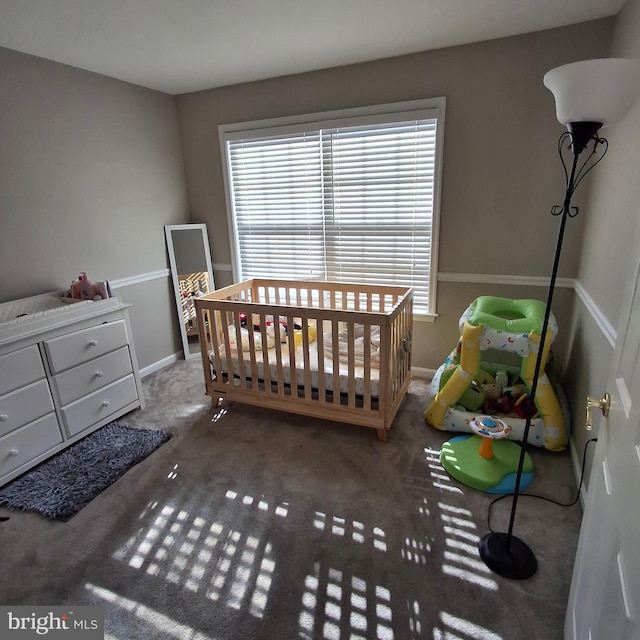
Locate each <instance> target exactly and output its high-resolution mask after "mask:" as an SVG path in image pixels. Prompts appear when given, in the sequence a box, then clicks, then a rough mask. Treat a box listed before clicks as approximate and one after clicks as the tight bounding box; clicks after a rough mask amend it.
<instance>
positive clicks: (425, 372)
mask: <svg viewBox="0 0 640 640" xmlns="http://www.w3.org/2000/svg"><path fill="white" fill-rule="evenodd" d="M435 372H436V370H435V369H427V368H425V367H411V374H412V375H413V377H414V378H424V379H425V380H431V379H432V378H433V376H434V374H435Z"/></svg>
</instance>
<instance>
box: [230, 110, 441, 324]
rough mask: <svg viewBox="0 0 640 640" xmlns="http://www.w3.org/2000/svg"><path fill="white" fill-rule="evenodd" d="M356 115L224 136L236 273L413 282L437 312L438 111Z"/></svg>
mask: <svg viewBox="0 0 640 640" xmlns="http://www.w3.org/2000/svg"><path fill="white" fill-rule="evenodd" d="M409 115H410V116H411V117H409ZM416 115H417V116H423V117H416ZM358 120H360V121H358ZM358 120H355V119H354V118H349V119H348V120H344V121H342V122H340V121H336V120H332V121H330V122H321V123H317V124H316V125H315V126H310V125H308V124H307V125H304V124H302V125H299V126H288V127H287V128H286V130H284V131H283V130H281V129H275V128H270V129H264V130H252V131H245V132H237V133H235V134H233V135H230V136H228V137H227V138H226V139H225V141H224V149H225V151H226V154H227V170H228V176H227V178H228V188H229V196H230V197H229V200H230V205H231V213H232V223H233V227H234V233H235V241H236V254H237V269H238V272H239V273H238V277H239V279H245V278H252V277H261V276H262V277H274V278H293V279H308V280H330V281H337V282H358V283H369V284H399V285H404V286H411V287H413V289H414V307H415V310H416V312H418V313H420V312H422V313H427V312H432V311H433V300H432V296H433V290H432V289H433V286H432V283H433V281H434V278H433V275H434V274H433V273H432V269H433V268H434V267H433V260H432V256H433V253H434V252H433V245H434V226H435V224H434V222H435V220H434V218H435V212H434V209H435V197H434V194H435V191H436V169H437V167H436V163H437V161H438V154H437V148H438V145H437V135H439V128H438V117H437V114H435V115H434V114H433V111H431V112H430V113H428V115H427V116H425V112H421V113H418V114H416V113H415V112H411V113H410V114H407V113H400V114H386V115H384V116H377V117H369V118H367V121H366V122H364V121H363V119H362V118H360V119H358Z"/></svg>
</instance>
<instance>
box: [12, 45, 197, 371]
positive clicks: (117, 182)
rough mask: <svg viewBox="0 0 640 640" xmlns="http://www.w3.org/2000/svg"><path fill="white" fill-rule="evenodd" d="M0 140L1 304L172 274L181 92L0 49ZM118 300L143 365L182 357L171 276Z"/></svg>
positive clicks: (179, 205) (182, 189)
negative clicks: (74, 284) (125, 305)
mask: <svg viewBox="0 0 640 640" xmlns="http://www.w3.org/2000/svg"><path fill="white" fill-rule="evenodd" d="M0 141H1V143H0V216H1V217H0V273H2V278H1V279H0V301H6V300H10V299H14V298H20V297H24V296H29V295H34V294H38V293H43V292H47V291H52V290H56V289H62V288H64V287H66V286H68V284H69V283H70V281H71V280H72V278H74V277H77V276H78V274H79V273H80V272H81V271H86V272H87V273H88V274H89V277H90V278H92V279H95V280H102V279H105V278H108V279H111V280H117V279H120V278H129V277H132V276H138V275H140V274H144V273H149V272H154V271H158V270H162V269H166V267H167V257H166V256H167V254H166V249H165V242H164V229H163V225H164V224H167V223H181V222H186V221H187V219H188V207H187V194H186V186H185V178H184V166H183V164H182V152H181V148H180V140H179V134H178V126H177V117H176V105H175V99H174V98H173V97H172V96H168V95H165V94H162V93H158V92H155V91H150V90H148V89H143V88H141V87H136V86H134V85H131V84H127V83H124V82H120V81H118V80H113V79H111V78H106V77H104V76H100V75H98V74H94V73H89V72H85V71H81V70H79V69H76V68H73V67H69V66H65V65H61V64H57V63H54V62H50V61H47V60H43V59H41V58H36V57H33V56H28V55H24V54H21V53H17V52H15V51H10V50H8V49H1V48H0ZM117 293H118V294H120V295H121V297H122V298H123V299H124V300H125V301H127V302H131V303H132V304H133V305H134V308H133V310H132V325H133V331H134V340H135V343H136V347H137V351H138V360H139V362H140V365H141V366H142V367H146V366H148V365H151V364H152V363H155V362H156V361H158V360H161V359H163V358H165V357H168V356H170V355H171V354H174V353H176V352H177V351H179V350H180V343H179V334H178V330H177V320H176V319H175V317H174V316H177V314H176V312H175V306H174V301H173V296H172V294H171V289H170V279H169V278H164V279H162V280H161V281H160V282H157V281H151V282H146V283H143V284H139V285H135V286H128V287H123V288H121V289H119V290H118V291H117ZM149 322H153V332H149V330H148V328H149ZM151 335H153V340H151V338H150V336H151Z"/></svg>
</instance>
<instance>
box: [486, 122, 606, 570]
mask: <svg viewBox="0 0 640 640" xmlns="http://www.w3.org/2000/svg"><path fill="white" fill-rule="evenodd" d="M601 126H602V125H601V123H599V122H575V123H571V124H569V125H568V127H567V128H568V131H565V132H564V133H563V134H562V135H561V136H560V140H559V141H558V154H559V155H560V160H561V161H562V166H563V167H564V172H565V179H566V190H565V196H564V202H563V204H562V206H561V207H560V206H558V205H555V206H554V207H553V208H552V209H551V213H552V215H554V216H558V215H559V216H561V218H560V229H559V231H558V240H557V242H556V253H555V257H554V259H553V269H552V270H551V280H550V282H549V291H548V294H547V306H546V309H545V314H544V320H543V323H542V332H541V335H540V345H539V347H538V354H537V357H536V366H535V369H534V374H533V383H532V384H531V392H530V393H531V398H532V399H533V402H532V403H531V407H530V409H529V411H528V412H527V419H526V421H525V426H524V433H523V436H522V445H521V451H520V459H519V462H518V470H517V473H516V483H515V488H514V491H513V501H512V503H511V515H510V518H509V529H508V530H507V532H506V533H495V532H491V533H488V534H486V535H485V536H483V538H482V539H481V540H480V543H479V545H478V548H479V550H480V557H481V558H482V560H483V561H484V563H485V564H486V565H487V566H488V567H489V568H490V569H491V570H492V571H494V572H495V573H497V574H498V575H501V576H503V577H505V578H512V579H515V580H523V579H525V578H530V577H531V576H532V575H533V574H534V573H535V572H536V570H537V568H538V561H537V560H536V556H535V555H534V553H533V551H532V550H531V549H530V548H529V546H528V545H527V544H526V543H525V542H523V541H522V540H521V539H520V538H518V537H516V536H514V535H513V524H514V520H515V516H516V507H517V504H518V496H519V495H520V480H521V478H522V469H523V466H524V459H525V452H526V445H527V440H528V437H529V429H530V427H531V420H532V419H533V416H534V414H535V411H536V408H535V397H536V391H537V389H538V378H539V376H540V373H541V371H543V369H544V364H545V363H543V362H542V359H543V354H544V347H545V343H546V340H547V330H548V328H549V317H550V315H551V303H552V301H553V293H554V290H555V285H556V277H557V275H558V265H559V263H560V254H561V253H562V242H563V239H564V232H565V227H566V225H567V219H568V218H573V217H575V216H576V215H578V207H571V198H572V196H573V194H574V192H575V190H576V188H577V187H578V185H579V184H580V182H581V181H582V179H583V178H584V177H585V176H586V175H587V173H588V172H589V171H591V169H593V167H594V166H595V165H596V164H597V163H598V162H600V160H602V158H603V157H604V154H605V153H606V152H607V147H608V143H607V141H606V140H605V139H604V138H599V137H598V130H599V129H600V127H601ZM591 141H593V148H592V150H591V152H590V153H589V154H588V155H587V157H586V159H585V160H584V162H583V163H582V165H581V166H580V167H579V168H578V160H579V158H580V154H581V153H582V152H583V151H584V150H585V149H586V148H587V146H588V144H589V142H591ZM566 143H568V144H566ZM600 145H602V152H601V153H600V154H599V155H598V147H599V146H600ZM565 149H570V150H571V155H572V162H571V169H570V171H567V163H566V161H565V158H564V155H563V150H565Z"/></svg>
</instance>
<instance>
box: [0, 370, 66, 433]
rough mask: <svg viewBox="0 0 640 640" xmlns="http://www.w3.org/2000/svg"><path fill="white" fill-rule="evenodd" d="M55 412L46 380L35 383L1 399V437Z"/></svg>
mask: <svg viewBox="0 0 640 640" xmlns="http://www.w3.org/2000/svg"><path fill="white" fill-rule="evenodd" d="M51 411H53V400H52V399H51V392H50V391H49V385H48V384H47V381H46V380H40V381H39V382H34V383H32V384H30V385H28V386H26V387H22V388H21V389H18V390H17V391H12V392H11V393H7V394H5V395H3V396H1V397H0V436H3V435H5V434H7V433H9V432H10V431H13V430H14V429H17V428H18V427H21V426H23V425H25V424H27V423H28V422H32V421H33V420H36V419H37V418H41V417H42V416H44V415H45V414H47V413H50V412H51Z"/></svg>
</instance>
